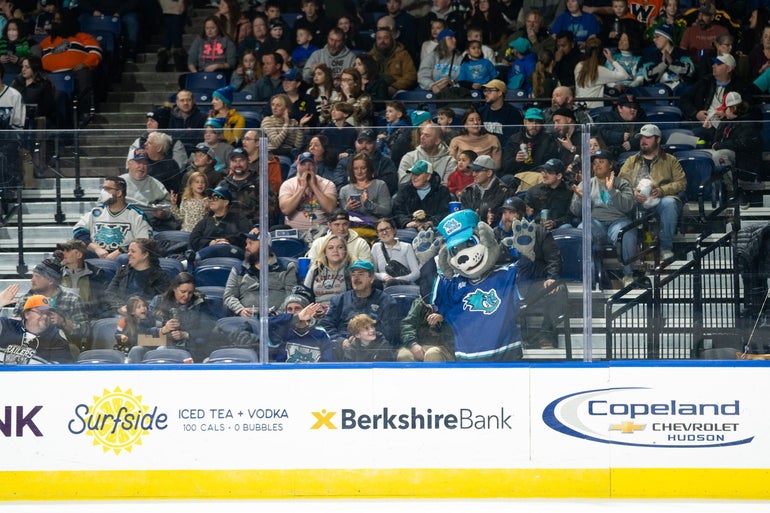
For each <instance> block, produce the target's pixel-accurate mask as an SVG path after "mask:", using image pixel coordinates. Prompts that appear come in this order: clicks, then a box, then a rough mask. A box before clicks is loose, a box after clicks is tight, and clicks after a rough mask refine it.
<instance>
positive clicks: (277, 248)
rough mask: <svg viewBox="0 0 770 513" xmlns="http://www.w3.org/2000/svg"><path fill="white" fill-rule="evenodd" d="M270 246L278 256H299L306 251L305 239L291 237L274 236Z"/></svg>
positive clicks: (303, 254)
mask: <svg viewBox="0 0 770 513" xmlns="http://www.w3.org/2000/svg"><path fill="white" fill-rule="evenodd" d="M270 248H271V249H272V251H273V253H275V256H278V257H290V258H299V257H301V256H305V254H306V253H307V245H305V241H303V240H302V239H294V238H291V237H285V238H274V239H273V240H272V244H271V246H270Z"/></svg>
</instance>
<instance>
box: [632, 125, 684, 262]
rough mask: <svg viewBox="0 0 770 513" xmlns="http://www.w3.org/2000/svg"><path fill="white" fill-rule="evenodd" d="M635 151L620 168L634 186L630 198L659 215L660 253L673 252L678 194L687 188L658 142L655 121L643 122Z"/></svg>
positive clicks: (679, 167)
mask: <svg viewBox="0 0 770 513" xmlns="http://www.w3.org/2000/svg"><path fill="white" fill-rule="evenodd" d="M636 137H638V138H639V153H638V154H637V155H634V156H633V157H631V158H629V159H628V160H626V162H625V163H624V164H623V167H622V168H621V169H620V174H619V175H618V177H619V178H623V179H624V180H626V181H628V183H630V184H631V187H633V189H634V199H635V200H636V202H637V203H638V204H639V205H641V206H642V207H643V208H645V209H647V210H653V211H654V212H655V214H656V215H657V216H658V218H659V219H660V256H661V259H663V260H668V259H669V258H671V257H673V256H674V233H675V232H676V225H677V223H678V222H679V214H680V213H681V212H682V201H681V199H680V198H679V196H678V194H679V193H680V192H683V191H684V190H685V189H686V188H687V179H686V178H685V175H684V170H683V169H682V165H681V164H679V161H678V160H677V159H676V157H674V156H673V155H669V154H668V153H666V152H665V151H663V148H661V146H660V139H661V132H660V128H658V127H657V126H655V125H644V126H643V127H642V128H641V130H639V133H638V134H637V135H636Z"/></svg>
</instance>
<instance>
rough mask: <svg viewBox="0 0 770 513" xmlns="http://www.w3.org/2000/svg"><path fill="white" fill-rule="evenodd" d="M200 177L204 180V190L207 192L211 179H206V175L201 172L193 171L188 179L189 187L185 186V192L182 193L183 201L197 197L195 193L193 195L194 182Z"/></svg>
mask: <svg viewBox="0 0 770 513" xmlns="http://www.w3.org/2000/svg"><path fill="white" fill-rule="evenodd" d="M198 177H201V178H203V190H204V191H205V190H206V189H207V188H208V186H209V179H208V178H206V173H203V172H201V171H193V172H192V173H190V176H188V177H187V185H185V186H184V192H182V201H184V200H188V199H193V198H194V197H195V193H193V185H194V184H193V182H194V181H195V179H196V178H198Z"/></svg>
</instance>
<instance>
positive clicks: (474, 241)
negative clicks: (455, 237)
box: [449, 235, 479, 256]
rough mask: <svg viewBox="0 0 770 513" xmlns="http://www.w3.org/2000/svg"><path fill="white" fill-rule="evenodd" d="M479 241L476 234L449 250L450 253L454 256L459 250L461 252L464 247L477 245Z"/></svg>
mask: <svg viewBox="0 0 770 513" xmlns="http://www.w3.org/2000/svg"><path fill="white" fill-rule="evenodd" d="M478 243H479V239H478V238H477V237H476V236H475V235H474V236H473V237H471V238H470V239H468V240H466V241H465V242H461V243H460V244H458V245H457V246H455V247H453V248H452V249H450V250H449V254H450V255H452V256H455V255H457V254H458V253H459V252H461V251H462V250H464V249H468V248H472V247H473V246H475V245H477V244H478Z"/></svg>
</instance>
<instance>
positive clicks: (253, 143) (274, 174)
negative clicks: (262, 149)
mask: <svg viewBox="0 0 770 513" xmlns="http://www.w3.org/2000/svg"><path fill="white" fill-rule="evenodd" d="M261 137H262V130H249V131H247V132H246V133H245V134H243V139H241V144H242V145H243V151H245V152H246V157H247V158H248V161H249V167H248V169H249V172H250V173H251V174H253V175H254V178H255V180H258V177H259V139H260V138H261ZM230 156H232V154H231V155H230ZM267 181H268V183H269V184H270V189H271V191H272V192H273V193H275V194H278V191H279V190H280V189H281V183H282V182H283V178H282V176H281V163H280V162H278V158H277V157H276V156H275V155H273V154H272V153H270V152H268V154H267Z"/></svg>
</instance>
